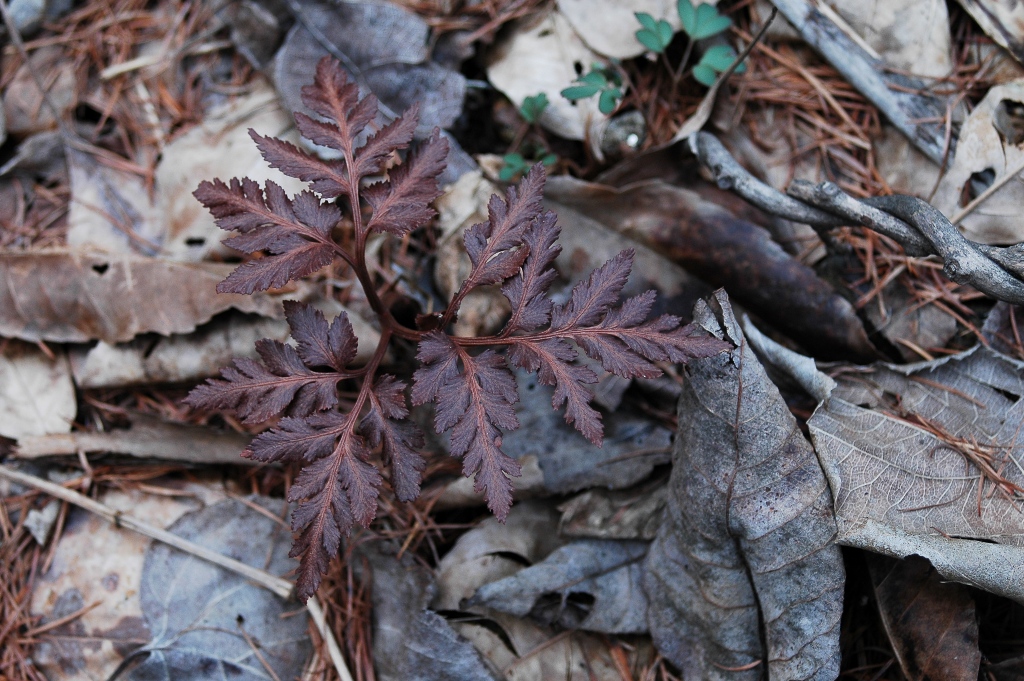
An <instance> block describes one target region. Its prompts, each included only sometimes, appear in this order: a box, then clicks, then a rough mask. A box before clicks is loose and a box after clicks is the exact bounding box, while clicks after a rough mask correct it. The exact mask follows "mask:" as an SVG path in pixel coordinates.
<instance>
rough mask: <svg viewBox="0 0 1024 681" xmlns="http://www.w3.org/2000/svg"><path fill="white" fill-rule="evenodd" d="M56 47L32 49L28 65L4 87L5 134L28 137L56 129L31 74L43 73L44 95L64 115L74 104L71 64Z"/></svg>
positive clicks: (19, 68) (73, 76) (72, 65)
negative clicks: (35, 133) (44, 77)
mask: <svg viewBox="0 0 1024 681" xmlns="http://www.w3.org/2000/svg"><path fill="white" fill-rule="evenodd" d="M63 54H64V53H63V50H61V48H60V47H59V46H56V45H50V46H45V47H42V48H41V49H38V50H34V51H33V52H32V56H31V57H30V58H29V61H28V63H27V64H22V65H21V66H20V67H18V70H17V72H16V73H15V74H14V78H13V80H12V81H11V82H9V83H7V84H6V85H5V86H4V95H3V109H4V119H5V122H6V129H7V133H8V134H11V135H19V136H20V135H28V134H31V133H34V132H40V131H42V130H50V129H53V128H56V127H57V121H56V119H54V117H53V110H52V109H50V107H48V106H46V105H45V104H44V103H43V97H42V95H41V93H40V92H39V86H38V85H36V81H35V79H34V78H33V77H32V72H33V71H35V73H36V74H39V73H45V74H47V79H46V81H44V83H45V86H46V96H47V98H48V99H49V100H50V102H51V103H52V104H53V106H54V107H55V108H56V109H57V113H58V114H59V115H61V116H63V115H64V114H65V113H66V112H67V111H68V110H69V109H71V108H72V107H73V106H74V105H75V100H76V97H75V85H76V84H75V68H74V64H73V63H72V62H70V61H68V60H66V59H64V58H63Z"/></svg>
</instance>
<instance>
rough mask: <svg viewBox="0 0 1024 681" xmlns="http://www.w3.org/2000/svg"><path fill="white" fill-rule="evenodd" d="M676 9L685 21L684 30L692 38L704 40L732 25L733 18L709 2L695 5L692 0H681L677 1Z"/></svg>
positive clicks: (680, 18) (680, 17)
mask: <svg viewBox="0 0 1024 681" xmlns="http://www.w3.org/2000/svg"><path fill="white" fill-rule="evenodd" d="M676 10H677V11H678V12H679V20H680V21H682V22H683V30H684V31H685V32H686V35H688V36H690V40H704V38H710V37H711V36H714V35H718V34H719V33H721V32H722V31H725V30H726V29H728V28H729V27H730V26H732V19H730V18H729V17H726V16H722V15H721V14H719V13H718V10H717V9H715V8H714V7H712V6H711V5H709V4H707V3H701V4H700V5H698V6H697V7H694V6H693V5H692V4H690V0H679V1H678V2H677V3H676Z"/></svg>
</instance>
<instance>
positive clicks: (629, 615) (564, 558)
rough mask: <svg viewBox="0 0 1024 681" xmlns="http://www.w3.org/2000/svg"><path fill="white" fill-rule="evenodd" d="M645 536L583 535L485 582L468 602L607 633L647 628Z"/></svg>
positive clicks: (628, 631)
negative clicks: (535, 561) (605, 537)
mask: <svg viewBox="0 0 1024 681" xmlns="http://www.w3.org/2000/svg"><path fill="white" fill-rule="evenodd" d="M646 553H647V543H646V542H620V541H611V540H602V539H585V540H582V541H577V542H573V543H571V544H567V545H566V546H563V547H561V548H559V549H556V550H555V551H554V552H553V553H552V554H551V555H549V556H548V557H547V558H545V559H544V561H543V562H541V563H538V564H536V565H532V566H530V567H527V568H524V569H522V570H520V571H519V572H517V573H516V574H514V575H512V576H511V577H506V578H505V579H500V580H498V581H496V582H491V583H489V584H485V585H484V586H482V587H480V589H478V590H477V592H476V594H475V595H474V596H473V597H472V598H471V599H469V601H468V603H467V605H468V606H470V607H472V606H475V605H482V606H485V607H488V608H493V609H494V610H499V611H501V612H506V613H509V614H511V615H516V616H518V617H526V616H528V615H532V616H533V617H535V618H536V619H538V620H540V621H542V622H544V623H546V624H557V625H558V626H560V627H563V628H567V629H586V630H588V631H598V632H603V633H606V634H639V633H644V632H646V631H647V598H646V596H645V595H644V592H643V589H642V588H641V585H640V581H641V563H642V561H643V557H644V555H645V554H646Z"/></svg>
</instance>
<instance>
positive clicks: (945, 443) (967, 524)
mask: <svg viewBox="0 0 1024 681" xmlns="http://www.w3.org/2000/svg"><path fill="white" fill-rule="evenodd" d="M1022 396H1024V363H1022V362H1018V361H1016V360H1013V359H1011V358H1009V357H1006V356H1005V355H1001V354H999V353H997V352H995V351H993V350H989V349H988V348H985V347H983V346H978V347H975V348H973V349H972V350H969V351H967V352H964V353H961V354H959V355H954V356H952V357H947V358H944V359H941V360H937V361H934V362H922V363H919V364H913V365H905V366H894V365H887V364H875V365H873V366H871V367H870V368H867V369H864V370H861V371H858V372H848V373H847V374H846V375H844V376H843V377H842V378H841V379H840V380H839V385H838V386H837V387H836V389H835V390H834V391H833V392H832V395H831V397H829V398H828V399H826V400H825V401H824V402H823V403H822V404H821V405H820V406H819V407H818V409H817V410H816V411H815V413H814V415H813V416H812V417H811V419H810V420H809V421H808V426H809V427H810V430H811V438H812V440H813V441H814V445H815V449H816V451H817V453H818V457H819V459H820V460H821V463H822V467H823V468H824V470H825V475H826V476H828V480H829V485H830V486H831V488H832V490H833V493H834V495H835V508H836V520H837V523H838V527H839V539H838V541H840V542H841V543H843V544H847V545H849V546H856V547H859V548H864V549H868V550H870V551H875V552H877V553H884V554H886V555H890V556H895V557H898V558H901V557H904V556H907V555H911V554H917V555H920V556H923V557H925V558H927V559H928V560H929V561H931V563H932V565H934V566H935V568H936V569H937V570H938V571H939V573H940V574H941V575H942V576H943V577H945V578H947V579H951V580H954V581H957V582H962V583H966V584H971V585H973V586H977V587H979V588H982V589H986V590H988V591H992V592H994V593H997V594H1000V595H1002V596H1007V597H1010V598H1014V599H1016V600H1017V601H1020V602H1024V575H1022V574H1021V571H1020V570H1019V569H1018V566H1020V565H1021V564H1022V563H1024V513H1022V512H1021V510H1022V504H1024V495H1022V494H1021V492H1020V491H1019V490H1021V488H1024V468H1022V464H1024V440H1022V439H1020V437H1019V436H1020V430H1021V423H1022V421H1024V400H1022V399H1021V397H1022ZM986 462H987V463H986ZM979 463H982V464H984V465H988V466H989V467H990V468H991V470H992V471H994V472H995V473H997V475H996V476H993V475H987V476H986V475H983V473H982V471H981V469H980V468H979ZM997 478H998V479H997Z"/></svg>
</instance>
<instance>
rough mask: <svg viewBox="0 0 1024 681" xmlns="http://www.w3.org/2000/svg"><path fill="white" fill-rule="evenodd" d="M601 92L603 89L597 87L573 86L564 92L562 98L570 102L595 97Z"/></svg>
mask: <svg viewBox="0 0 1024 681" xmlns="http://www.w3.org/2000/svg"><path fill="white" fill-rule="evenodd" d="M600 91H601V88H600V87H598V86H597V85H573V86H570V87H567V88H565V89H564V90H562V96H563V97H565V98H566V99H568V100H569V101H575V100H577V99H586V98H587V97H593V96H594V95H596V94H597V93H598V92H600Z"/></svg>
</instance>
